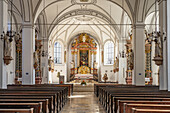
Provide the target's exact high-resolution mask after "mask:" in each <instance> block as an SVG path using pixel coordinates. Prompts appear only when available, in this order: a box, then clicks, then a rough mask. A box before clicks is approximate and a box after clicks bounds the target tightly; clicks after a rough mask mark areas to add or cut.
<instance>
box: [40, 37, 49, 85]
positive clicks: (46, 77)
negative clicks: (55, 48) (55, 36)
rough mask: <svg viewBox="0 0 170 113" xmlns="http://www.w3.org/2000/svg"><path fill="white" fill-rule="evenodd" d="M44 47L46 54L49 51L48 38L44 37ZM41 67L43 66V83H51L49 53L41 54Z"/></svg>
mask: <svg viewBox="0 0 170 113" xmlns="http://www.w3.org/2000/svg"><path fill="white" fill-rule="evenodd" d="M42 45H43V46H44V47H42V48H43V49H42V50H44V51H45V54H46V53H48V40H46V39H44V42H42ZM41 67H42V83H49V75H48V74H49V72H48V55H45V56H44V57H42V56H41Z"/></svg>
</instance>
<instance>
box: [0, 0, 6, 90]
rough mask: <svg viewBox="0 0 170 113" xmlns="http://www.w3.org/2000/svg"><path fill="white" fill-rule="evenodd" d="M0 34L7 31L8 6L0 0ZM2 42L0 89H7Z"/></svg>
mask: <svg viewBox="0 0 170 113" xmlns="http://www.w3.org/2000/svg"><path fill="white" fill-rule="evenodd" d="M0 15H1V16H0V34H2V32H3V31H7V25H8V4H7V3H6V2H5V1H4V0H0ZM3 53H4V41H3V40H0V89H6V88H7V76H8V75H7V68H6V67H7V66H6V65H5V64H4V60H3V57H4V54H3Z"/></svg>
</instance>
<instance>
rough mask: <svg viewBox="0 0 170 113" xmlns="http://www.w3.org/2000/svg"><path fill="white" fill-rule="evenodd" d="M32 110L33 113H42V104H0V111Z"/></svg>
mask: <svg viewBox="0 0 170 113" xmlns="http://www.w3.org/2000/svg"><path fill="white" fill-rule="evenodd" d="M8 108H9V109H17V108H18V109H20V108H23V109H27V108H34V110H33V113H42V103H41V102H39V103H0V109H8Z"/></svg>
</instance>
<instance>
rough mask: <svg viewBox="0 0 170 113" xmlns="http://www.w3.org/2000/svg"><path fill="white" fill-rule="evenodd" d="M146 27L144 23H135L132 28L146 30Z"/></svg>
mask: <svg viewBox="0 0 170 113" xmlns="http://www.w3.org/2000/svg"><path fill="white" fill-rule="evenodd" d="M145 26H146V24H144V23H143V22H142V23H135V24H133V26H132V28H133V29H137V28H138V29H145Z"/></svg>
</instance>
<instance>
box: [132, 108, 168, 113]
mask: <svg viewBox="0 0 170 113" xmlns="http://www.w3.org/2000/svg"><path fill="white" fill-rule="evenodd" d="M133 113H170V110H158V109H135V108H133Z"/></svg>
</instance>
